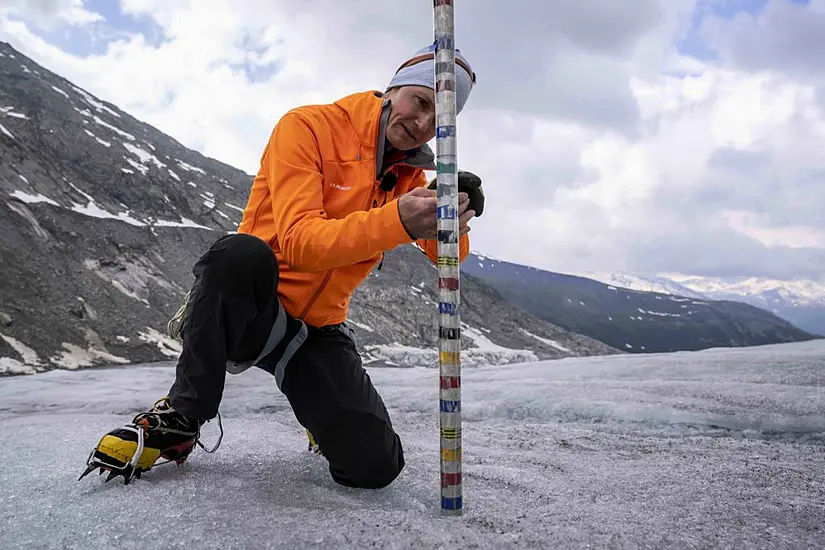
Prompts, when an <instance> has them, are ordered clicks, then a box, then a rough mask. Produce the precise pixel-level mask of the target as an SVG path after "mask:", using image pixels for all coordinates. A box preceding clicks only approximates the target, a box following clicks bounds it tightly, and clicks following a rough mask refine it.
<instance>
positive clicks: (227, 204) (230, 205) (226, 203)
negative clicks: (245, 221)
mask: <svg viewBox="0 0 825 550" xmlns="http://www.w3.org/2000/svg"><path fill="white" fill-rule="evenodd" d="M224 204H225V205H226V206H228V207H229V208H232V209H233V210H237V211H238V212H240V213H241V214H243V208H239V207H237V206H235V205H234V204H229V203H228V202H225V203H224Z"/></svg>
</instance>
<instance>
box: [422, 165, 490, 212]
mask: <svg viewBox="0 0 825 550" xmlns="http://www.w3.org/2000/svg"><path fill="white" fill-rule="evenodd" d="M436 186H437V183H436V178H433V179H432V180H431V181H430V184H429V185H428V186H427V189H435V188H436ZM458 191H459V192H464V193H467V194H468V195H469V197H470V208H472V209H473V211H474V212H475V213H476V214H475V217H476V218H478V217H479V216H481V213H482V212H484V188H483V187H482V185H481V178H480V177H478V176H477V175H475V174H473V173H472V172H470V171H469V170H459V171H458Z"/></svg>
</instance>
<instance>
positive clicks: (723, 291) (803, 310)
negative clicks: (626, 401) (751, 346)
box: [576, 272, 825, 335]
mask: <svg viewBox="0 0 825 550" xmlns="http://www.w3.org/2000/svg"><path fill="white" fill-rule="evenodd" d="M576 275H579V276H582V277H587V278H589V279H594V280H596V281H600V282H602V283H605V284H608V285H614V286H617V287H622V288H629V289H631V290H638V291H643V292H659V293H662V294H671V295H674V296H685V297H689V298H697V299H706V300H732V301H737V302H744V303H747V304H751V305H754V306H756V307H760V308H762V309H766V310H768V311H770V312H772V313H775V314H776V315H778V316H779V317H782V318H783V319H787V320H788V321H790V322H792V323H794V324H795V325H797V326H798V327H799V328H801V329H803V330H807V331H809V332H813V333H815V334H823V335H825V280H823V281H819V282H817V281H811V280H795V281H778V280H775V279H766V278H761V277H749V278H738V279H724V278H719V277H674V276H670V277H664V276H642V275H633V274H629V273H622V272H616V273H597V272H579V273H576Z"/></svg>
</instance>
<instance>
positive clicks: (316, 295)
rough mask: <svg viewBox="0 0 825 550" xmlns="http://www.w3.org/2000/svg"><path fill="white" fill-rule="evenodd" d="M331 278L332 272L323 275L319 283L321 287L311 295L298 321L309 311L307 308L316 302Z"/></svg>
mask: <svg viewBox="0 0 825 550" xmlns="http://www.w3.org/2000/svg"><path fill="white" fill-rule="evenodd" d="M331 276H332V271H327V274H326V275H324V280H323V281H321V286H319V287H318V290H316V291H315V294H313V295H312V298H310V299H309V302H307V305H306V307H305V308H304V311H302V312H301V314H300V315H298V318H299V319H303V318H304V316H305V315H306V314H307V312H308V311H309V308H311V307H312V306H313V305H315V302H316V301H317V300H318V297H319V296H320V295H321V291H322V290H324V287H325V286H327V283H328V282H329V278H330V277H331Z"/></svg>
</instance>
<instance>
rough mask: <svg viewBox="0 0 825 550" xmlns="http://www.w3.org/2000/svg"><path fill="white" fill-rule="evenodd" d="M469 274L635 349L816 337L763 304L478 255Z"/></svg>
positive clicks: (551, 316)
mask: <svg viewBox="0 0 825 550" xmlns="http://www.w3.org/2000/svg"><path fill="white" fill-rule="evenodd" d="M464 272H465V273H469V274H473V275H475V276H477V277H480V278H481V279H482V280H484V281H485V282H486V283H488V284H490V285H491V286H493V287H494V288H496V289H497V290H498V291H499V292H500V293H501V294H502V296H504V297H505V298H507V299H508V300H510V301H511V302H513V303H514V304H516V305H517V306H519V307H521V308H523V309H525V310H527V311H529V312H531V313H533V314H534V315H536V316H537V317H540V318H542V319H545V320H547V321H549V322H551V323H554V324H556V325H559V326H561V327H563V328H566V329H567V330H571V331H574V332H578V333H581V334H585V335H587V336H590V337H592V338H596V339H598V340H600V341H602V342H605V343H607V344H609V345H611V346H613V347H616V348H619V349H623V350H626V351H628V352H669V351H678V350H699V349H706V348H711V347H736V346H752V345H761V344H774V343H780V342H795V341H803V340H810V339H813V338H815V336H814V335H812V334H810V333H808V332H806V331H804V330H801V329H799V328H797V327H796V326H794V325H792V324H791V323H790V322H788V321H786V320H784V319H781V318H779V317H777V316H776V315H774V314H773V313H770V312H768V311H765V310H763V309H759V308H757V307H755V306H752V305H750V304H745V303H742V302H733V301H722V300H708V299H699V298H696V297H689V296H678V295H674V294H665V293H662V292H645V291H637V290H632V289H628V288H622V287H619V286H614V285H612V284H605V283H602V282H599V281H596V280H593V279H588V278H585V277H579V276H574V275H564V274H560V273H553V272H549V271H543V270H539V269H536V268H532V267H526V266H522V265H518V264H513V263H509V262H502V261H498V260H494V259H491V258H487V257H485V256H483V255H478V254H475V255H473V257H472V258H471V259H468V260H467V261H466V262H464Z"/></svg>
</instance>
